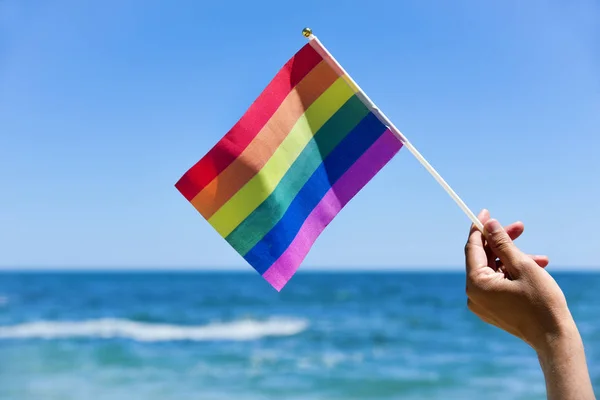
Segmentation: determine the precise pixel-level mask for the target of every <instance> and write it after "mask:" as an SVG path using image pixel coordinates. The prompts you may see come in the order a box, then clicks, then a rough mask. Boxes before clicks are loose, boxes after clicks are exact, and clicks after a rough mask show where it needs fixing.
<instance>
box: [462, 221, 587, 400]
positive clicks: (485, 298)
mask: <svg viewBox="0 0 600 400" xmlns="http://www.w3.org/2000/svg"><path fill="white" fill-rule="evenodd" d="M478 219H479V220H480V221H481V222H482V223H483V224H484V232H481V231H479V229H477V227H475V226H474V225H472V226H471V230H470V232H469V238H468V241H467V244H466V246H465V264H466V280H467V282H466V292H467V305H468V307H469V309H470V310H471V311H472V312H473V313H474V314H476V315H477V316H478V317H479V318H481V319H482V320H483V321H484V322H486V323H489V324H491V325H494V326H496V327H498V328H500V329H503V330H505V331H507V332H509V333H510V334H512V335H514V336H516V337H518V338H520V339H522V340H523V341H524V342H525V343H527V344H529V345H530V346H531V347H532V348H533V349H534V350H535V351H536V353H537V356H538V359H539V362H540V366H541V368H542V371H543V373H544V378H545V380H546V391H547V396H548V399H549V400H591V399H595V395H594V391H593V388H592V384H591V380H590V376H589V372H588V368H587V363H586V358H585V352H584V347H583V342H582V340H581V336H580V334H579V331H578V329H577V326H576V324H575V321H574V320H573V317H572V315H571V312H570V311H569V307H568V305H567V301H566V298H565V296H564V294H563V292H562V290H561V289H560V287H559V286H558V284H557V283H556V281H555V280H554V279H553V278H552V276H551V275H550V274H549V273H548V272H547V271H546V270H545V267H546V266H547V265H548V257H546V256H537V255H528V254H525V253H523V252H522V251H521V250H520V249H519V248H518V247H517V246H516V245H515V243H514V240H515V239H517V238H518V237H519V236H520V235H521V234H522V233H523V230H524V227H523V224H522V223H521V222H516V223H514V224H511V225H508V226H506V227H503V226H502V225H501V224H500V223H499V222H498V221H497V220H495V219H491V218H490V214H489V212H488V211H487V210H483V211H482V212H481V213H480V214H479V216H478Z"/></svg>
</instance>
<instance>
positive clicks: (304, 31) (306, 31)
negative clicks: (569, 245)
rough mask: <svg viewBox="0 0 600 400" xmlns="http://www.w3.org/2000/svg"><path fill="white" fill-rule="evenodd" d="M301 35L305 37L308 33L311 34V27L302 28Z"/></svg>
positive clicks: (308, 35)
mask: <svg viewBox="0 0 600 400" xmlns="http://www.w3.org/2000/svg"><path fill="white" fill-rule="evenodd" d="M302 35H304V37H305V38H307V37H310V35H312V29H310V28H304V29H302Z"/></svg>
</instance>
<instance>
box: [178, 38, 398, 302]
mask: <svg viewBox="0 0 600 400" xmlns="http://www.w3.org/2000/svg"><path fill="white" fill-rule="evenodd" d="M336 65H337V64H336V63H335V62H334V61H333V60H332V59H331V57H330V56H329V55H328V53H327V52H326V51H325V50H324V49H323V48H322V47H321V45H320V44H319V43H317V42H315V41H311V42H309V43H307V44H306V45H305V46H304V47H302V48H301V49H300V50H299V51H298V52H297V53H296V54H295V55H294V56H293V57H292V58H291V59H290V60H289V61H288V62H287V63H286V64H285V65H284V66H283V68H282V69H281V70H279V72H278V73H277V74H276V75H275V77H274V78H273V79H272V80H271V82H270V83H269V84H268V86H267V87H266V88H265V89H264V90H263V92H262V93H261V94H260V95H259V96H258V98H257V99H256V100H255V101H254V102H253V104H252V105H251V106H250V108H249V109H248V110H247V111H246V113H245V114H244V115H243V116H242V117H241V118H240V120H239V121H238V122H237V123H236V124H235V125H234V126H233V128H231V130H230V131H229V132H227V134H226V135H225V136H224V137H223V138H222V139H221V140H220V141H219V142H218V143H217V144H216V145H215V146H214V147H213V148H212V149H211V150H210V151H209V152H208V153H207V154H206V155H205V156H204V157H203V158H202V159H200V161H198V162H197V163H196V164H195V165H194V166H192V167H191V168H190V169H189V170H188V171H187V172H186V173H185V174H184V175H183V176H182V177H181V179H180V180H179V181H178V182H177V183H176V185H175V187H176V188H177V189H178V190H179V191H180V192H181V194H182V195H183V196H184V197H185V198H186V199H187V200H188V201H189V202H190V203H191V204H192V205H193V206H194V207H195V208H196V209H197V210H198V212H200V214H202V216H203V217H204V218H205V219H206V220H207V221H208V222H209V223H210V225H212V227H213V228H214V229H215V230H216V231H217V232H218V233H219V234H220V235H221V236H222V237H223V238H225V240H226V241H227V242H228V243H229V244H230V245H231V247H233V248H234V249H235V250H236V251H237V252H238V253H239V254H240V255H241V256H242V257H243V258H244V259H245V260H246V261H247V262H248V263H249V264H250V265H251V266H252V267H253V268H254V269H255V270H256V271H257V272H258V273H260V274H261V275H262V276H263V278H264V279H266V280H267V281H268V282H269V283H270V284H271V285H272V286H273V287H274V288H275V289H276V290H278V291H280V290H281V289H282V288H283V287H284V285H285V284H286V283H287V282H288V281H289V280H290V278H291V277H292V276H293V274H294V273H295V272H296V271H297V269H298V267H299V266H300V264H301V263H302V261H303V260H304V258H305V257H306V255H307V254H308V252H309V251H310V249H311V247H312V246H313V244H314V242H315V240H316V239H317V238H318V236H319V235H320V234H321V232H323V230H324V229H325V227H326V226H327V225H328V224H329V223H330V222H331V221H332V220H333V218H334V217H335V216H336V215H337V214H338V213H339V212H340V211H341V210H342V208H344V206H346V204H348V202H349V201H350V200H351V199H352V198H353V197H354V196H355V195H356V194H357V193H358V192H359V191H360V190H361V189H362V188H363V187H364V186H365V185H366V184H367V183H368V182H369V181H370V180H371V178H373V177H374V176H375V175H376V174H377V173H378V172H379V171H380V170H381V168H383V167H384V166H385V164H387V162H388V161H389V160H390V159H391V158H392V157H393V156H394V155H395V154H396V153H397V152H398V151H399V150H400V148H401V147H402V144H401V142H400V140H399V139H398V138H397V137H396V136H395V135H394V134H393V133H392V132H391V131H390V130H389V129H388V127H387V126H386V125H385V124H384V123H382V122H381V121H380V119H379V118H378V117H377V114H376V113H374V112H373V111H372V109H371V108H370V107H369V106H368V103H367V102H366V101H364V100H363V99H364V97H363V96H361V94H360V93H359V91H358V89H357V88H356V87H355V86H354V85H353V84H352V81H351V80H349V79H348V77H347V76H345V75H344V72H343V70H341V69H340V68H339V67H337V66H336Z"/></svg>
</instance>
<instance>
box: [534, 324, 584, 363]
mask: <svg viewBox="0 0 600 400" xmlns="http://www.w3.org/2000/svg"><path fill="white" fill-rule="evenodd" d="M533 348H534V349H535V351H536V352H537V354H538V357H539V358H540V361H542V362H544V361H545V362H551V360H552V359H554V358H556V357H569V356H570V355H573V353H574V352H577V351H579V350H583V343H582V341H581V336H580V334H579V330H578V329H577V326H576V325H575V321H574V320H573V318H572V317H571V316H570V315H569V317H568V318H564V319H562V320H561V322H560V323H559V324H558V326H557V327H556V329H554V330H552V331H551V332H547V333H544V334H543V335H542V336H541V337H540V339H539V340H538V341H537V343H535V344H534V345H533Z"/></svg>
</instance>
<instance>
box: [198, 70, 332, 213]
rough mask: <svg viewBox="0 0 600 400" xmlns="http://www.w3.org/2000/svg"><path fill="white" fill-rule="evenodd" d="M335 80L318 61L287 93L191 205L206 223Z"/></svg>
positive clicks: (254, 172)
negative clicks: (274, 110) (233, 158)
mask: <svg viewBox="0 0 600 400" xmlns="http://www.w3.org/2000/svg"><path fill="white" fill-rule="evenodd" d="M337 78H338V75H337V74H336V72H335V71H334V70H333V69H332V68H331V67H330V66H329V65H328V64H327V62H325V61H321V62H320V63H319V64H318V65H317V66H316V67H315V68H314V69H313V70H312V71H311V72H310V73H309V74H308V75H307V76H306V77H305V78H304V79H303V80H302V81H301V82H300V83H298V85H297V86H296V88H295V89H294V90H293V91H292V92H290V94H289V95H288V96H287V97H286V99H285V100H284V101H283V102H282V103H281V106H280V107H279V109H277V111H276V112H275V114H273V116H272V117H271V119H270V120H269V122H267V124H266V125H265V126H264V127H263V129H262V130H261V131H260V133H259V134H258V135H257V136H256V137H255V138H254V140H253V141H252V142H251V143H250V145H248V147H247V148H246V150H244V152H242V154H241V155H240V156H239V157H238V158H237V159H236V160H235V161H234V162H233V163H231V164H230V165H229V167H227V168H226V169H225V170H224V171H223V172H221V173H220V174H219V175H218V176H217V177H216V178H215V179H214V180H213V181H212V182H211V183H210V184H208V185H207V186H206V187H205V188H204V189H202V191H201V192H200V193H198V194H197V195H196V196H195V197H194V198H193V199H192V201H191V203H192V204H193V206H194V207H195V208H196V209H197V210H198V211H199V212H200V213H201V214H202V215H203V216H204V218H206V219H209V218H210V217H211V216H212V215H213V214H214V213H215V212H216V211H217V210H218V209H219V208H221V206H222V205H223V204H225V203H226V202H227V201H228V200H229V199H230V198H231V197H232V196H233V195H234V194H235V193H236V192H237V191H238V190H240V189H241V188H242V187H243V186H244V185H245V184H246V183H247V182H248V181H249V180H250V179H252V177H253V176H254V175H256V174H257V173H258V172H259V171H260V169H261V168H262V167H263V166H264V165H265V164H266V163H267V161H268V160H269V158H271V156H272V155H273V153H274V152H275V150H277V148H278V147H279V145H280V144H281V142H282V141H283V140H284V139H285V137H286V136H287V135H288V133H289V132H290V130H291V129H292V127H293V126H294V124H295V123H296V121H298V119H299V118H300V117H301V116H302V114H304V112H305V110H306V109H307V108H308V107H309V106H310V105H311V104H312V103H313V102H314V101H315V100H316V99H318V98H319V97H320V96H321V94H323V92H325V90H327V88H329V87H330V86H331V85H332V84H333V82H334V81H335V80H336V79H337Z"/></svg>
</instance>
